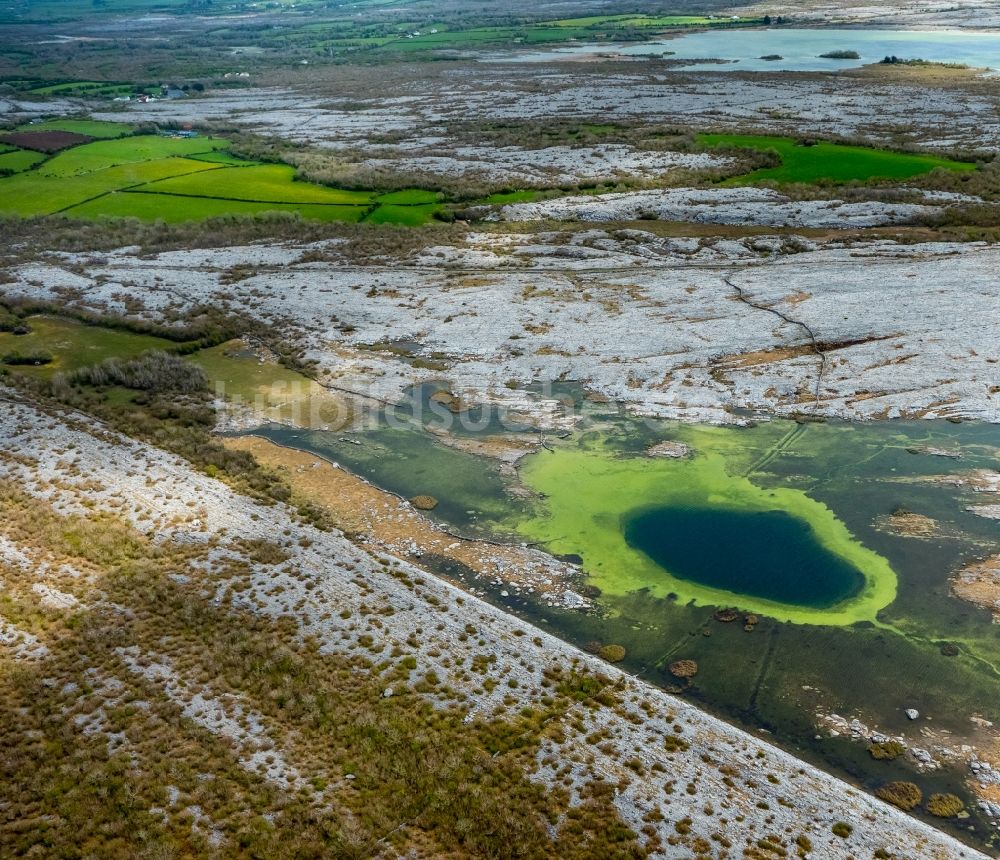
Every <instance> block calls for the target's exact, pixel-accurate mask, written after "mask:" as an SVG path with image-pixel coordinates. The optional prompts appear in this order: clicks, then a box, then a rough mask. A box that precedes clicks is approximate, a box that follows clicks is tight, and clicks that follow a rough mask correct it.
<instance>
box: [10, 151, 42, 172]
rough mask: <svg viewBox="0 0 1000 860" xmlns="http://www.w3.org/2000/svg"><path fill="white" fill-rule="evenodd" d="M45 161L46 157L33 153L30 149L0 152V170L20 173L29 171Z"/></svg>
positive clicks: (39, 153)
mask: <svg viewBox="0 0 1000 860" xmlns="http://www.w3.org/2000/svg"><path fill="white" fill-rule="evenodd" d="M42 161H45V155H44V154H43V153H41V152H32V151H31V150H28V149H11V150H8V151H6V152H0V170H13V171H14V172H15V173H20V172H21V171H22V170H29V169H31V168H32V167H34V166H35V165H36V164H38V163H39V162H42Z"/></svg>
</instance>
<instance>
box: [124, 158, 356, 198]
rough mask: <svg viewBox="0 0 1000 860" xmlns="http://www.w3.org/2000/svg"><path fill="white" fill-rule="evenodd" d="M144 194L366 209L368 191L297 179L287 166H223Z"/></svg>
mask: <svg viewBox="0 0 1000 860" xmlns="http://www.w3.org/2000/svg"><path fill="white" fill-rule="evenodd" d="M141 190H142V191H156V192H160V193H164V194H188V195H193V196H196V197H215V198H219V199H224V200H244V201H248V202H258V203H325V204H339V205H353V206H364V205H367V204H369V203H371V201H372V198H373V195H372V194H371V192H368V191H345V190H343V189H339V188H327V187H326V186H324V185H313V184H311V183H309V182H299V181H297V180H296V179H295V168H294V167H291V166H289V165H285V164H262V165H259V166H256V167H223V168H220V169H218V170H213V171H211V172H210V173H207V174H202V175H197V176H182V177H178V178H176V179H167V180H165V181H162V182H156V183H154V184H150V185H147V186H144V187H143V188H142V189H141Z"/></svg>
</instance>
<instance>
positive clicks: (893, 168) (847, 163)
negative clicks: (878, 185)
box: [698, 134, 976, 184]
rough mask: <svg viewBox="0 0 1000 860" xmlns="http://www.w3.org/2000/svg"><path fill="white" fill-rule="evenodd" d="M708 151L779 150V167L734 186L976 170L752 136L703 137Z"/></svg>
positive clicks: (935, 159)
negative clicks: (716, 148)
mask: <svg viewBox="0 0 1000 860" xmlns="http://www.w3.org/2000/svg"><path fill="white" fill-rule="evenodd" d="M698 141H699V142H700V143H703V144H705V145H707V146H712V147H717V146H726V147H740V148H744V149H757V150H761V151H764V150H768V149H773V150H775V151H776V152H777V153H778V155H780V156H781V164H780V165H779V166H778V167H769V168H765V169H762V170H755V171H753V172H752V173H748V174H746V175H745V176H738V177H734V178H733V179H731V180H729V182H730V183H731V184H744V183H748V182H759V181H761V180H772V181H774V182H821V181H828V182H852V181H855V180H857V181H866V180H869V179H910V178H912V177H914V176H920V175H921V174H924V173H930V172H931V171H932V170H934V169H936V168H939V167H940V168H945V169H947V170H975V169H976V165H974V164H970V163H969V162H966V161H951V160H949V159H947V158H941V157H939V156H936V155H913V154H910V153H905V152H892V151H890V150H886V149H871V148H868V147H864V146H846V145H844V144H839V143H823V142H819V143H816V144H814V145H813V146H803V145H802V144H799V143H798V142H796V141H795V140H794V139H792V138H789V137H769V136H766V135H750V134H699V135H698Z"/></svg>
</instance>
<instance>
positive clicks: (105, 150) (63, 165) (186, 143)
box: [40, 135, 229, 178]
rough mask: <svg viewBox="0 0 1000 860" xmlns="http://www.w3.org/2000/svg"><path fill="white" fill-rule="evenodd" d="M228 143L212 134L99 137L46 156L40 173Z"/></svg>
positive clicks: (86, 169) (85, 169)
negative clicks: (208, 135)
mask: <svg viewBox="0 0 1000 860" xmlns="http://www.w3.org/2000/svg"><path fill="white" fill-rule="evenodd" d="M228 146H229V141H226V140H222V139H220V138H214V137H193V138H174V137H159V136H157V135H140V136H138V137H125V138H121V139H119V140H98V141H94V142H93V143H85V144H83V145H82V146H74V147H73V148H72V149H67V150H64V151H63V152H60V153H58V154H57V155H55V156H53V157H52V158H50V159H49V161H48V162H47V163H46V164H45V166H44V167H43V168H42V169H41V170H40V173H42V174H44V175H46V176H75V175H78V174H81V173H90V172H92V171H95V170H104V169H105V168H108V167H117V166H118V165H123V164H137V163H141V162H148V161H153V160H156V159H162V158H167V157H169V156H182V155H195V154H198V153H202V152H211V151H213V150H217V149H225V148H226V147H228ZM157 178H159V177H157Z"/></svg>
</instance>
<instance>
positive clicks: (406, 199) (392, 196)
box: [376, 188, 438, 206]
mask: <svg viewBox="0 0 1000 860" xmlns="http://www.w3.org/2000/svg"><path fill="white" fill-rule="evenodd" d="M376 200H377V201H378V202H379V203H382V204H391V205H397V206H418V205H423V204H427V203H437V202H438V196H437V193H436V192H434V191H427V190H425V189H423V188H404V189H402V190H401V191H390V192H389V193H388V194H380V195H379V196H378V197H377V198H376Z"/></svg>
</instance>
